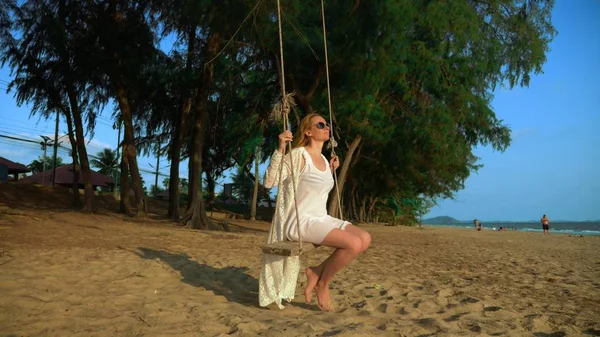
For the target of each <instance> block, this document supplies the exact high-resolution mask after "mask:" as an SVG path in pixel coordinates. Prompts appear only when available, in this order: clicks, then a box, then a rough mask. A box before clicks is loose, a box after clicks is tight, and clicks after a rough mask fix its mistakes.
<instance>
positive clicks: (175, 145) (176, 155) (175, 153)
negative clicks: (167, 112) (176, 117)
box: [168, 121, 181, 221]
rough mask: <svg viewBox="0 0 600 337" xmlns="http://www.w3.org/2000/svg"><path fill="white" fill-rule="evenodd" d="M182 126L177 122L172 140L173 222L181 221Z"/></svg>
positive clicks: (170, 176)
mask: <svg viewBox="0 0 600 337" xmlns="http://www.w3.org/2000/svg"><path fill="white" fill-rule="evenodd" d="M180 156H181V125H180V123H179V121H177V122H176V124H175V128H174V130H173V135H172V138H171V170H170V173H169V211H168V216H169V218H171V219H172V220H175V221H179V163H180V161H181V158H180Z"/></svg>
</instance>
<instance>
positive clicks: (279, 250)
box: [262, 0, 343, 256]
mask: <svg viewBox="0 0 600 337" xmlns="http://www.w3.org/2000/svg"><path fill="white" fill-rule="evenodd" d="M281 16H282V15H281V3H280V0H277V21H278V26H279V56H280V63H281V76H280V77H281V101H280V102H278V103H277V104H275V105H274V106H273V111H272V116H273V118H275V119H277V120H279V119H281V121H282V123H283V131H288V130H289V131H291V127H290V122H289V113H290V110H291V108H292V107H293V106H295V105H296V104H295V102H294V98H293V96H294V93H293V92H292V93H287V92H286V89H285V63H284V57H283V30H282V27H281ZM321 21H322V23H323V45H324V48H325V71H326V78H327V100H328V106H329V125H331V126H333V123H332V122H333V109H332V104H331V87H330V85H329V59H328V54H327V29H326V26H325V4H324V0H321ZM329 132H330V137H329V139H330V142H331V143H330V144H331V156H332V157H333V156H335V155H336V154H335V148H336V147H337V142H336V140H335V136H334V134H333V127H330V129H329ZM287 148H288V153H291V151H292V144H291V143H289V142H288V144H287ZM290 159H291V158H290ZM284 166H285V165H284V163H282V164H281V165H280V167H279V182H278V186H281V176H282V172H283V167H284ZM290 170H291V172H292V174H291V177H292V186H293V192H294V210H295V215H296V227H297V229H298V243H297V244H296V243H294V242H293V241H279V242H274V243H271V244H267V245H265V246H263V249H262V250H263V253H266V254H271V255H280V256H298V255H300V254H302V253H303V252H307V251H310V250H312V249H314V248H315V245H313V244H306V245H304V244H303V243H302V237H301V234H300V216H299V214H298V202H297V200H296V180H297V178H298V177H296V175H295V171H294V162H293V160H290ZM333 175H334V181H335V190H336V194H337V201H338V210H339V215H340V219H342V220H343V212H342V204H341V199H340V191H339V184H338V179H337V173H336V171H335V170H333ZM278 193H281V189H280V190H279V192H278Z"/></svg>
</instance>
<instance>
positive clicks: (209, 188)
mask: <svg viewBox="0 0 600 337" xmlns="http://www.w3.org/2000/svg"><path fill="white" fill-rule="evenodd" d="M204 174H205V175H206V194H207V195H208V198H206V204H207V205H208V207H210V208H212V207H213V204H214V203H215V187H216V185H217V184H216V182H215V178H214V176H213V173H212V172H211V171H210V170H206V171H204Z"/></svg>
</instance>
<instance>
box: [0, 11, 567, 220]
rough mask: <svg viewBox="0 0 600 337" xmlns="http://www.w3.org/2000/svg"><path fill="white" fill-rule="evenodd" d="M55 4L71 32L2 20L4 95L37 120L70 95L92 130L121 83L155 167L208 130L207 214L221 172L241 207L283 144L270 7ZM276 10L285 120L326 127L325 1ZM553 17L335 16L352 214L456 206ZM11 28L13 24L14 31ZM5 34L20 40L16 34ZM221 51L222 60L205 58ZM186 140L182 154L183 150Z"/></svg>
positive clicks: (338, 114)
mask: <svg viewBox="0 0 600 337" xmlns="http://www.w3.org/2000/svg"><path fill="white" fill-rule="evenodd" d="M59 4H62V6H63V7H61V8H62V9H63V10H64V12H63V13H65V15H66V16H67V17H68V18H69V20H67V22H68V27H67V28H68V29H66V30H65V29H64V27H59V25H57V16H56V13H58V10H57V9H58V7H57V5H56V4H54V2H50V1H25V2H23V4H19V5H17V4H16V3H15V2H14V1H9V2H6V4H5V3H3V5H0V42H1V50H2V52H3V53H2V55H3V58H2V59H3V61H4V62H9V65H10V66H11V68H12V69H13V70H14V71H15V72H16V76H15V79H14V84H11V87H12V86H16V87H17V89H18V94H17V99H18V101H19V102H21V103H22V102H29V103H31V104H32V106H33V111H34V112H38V113H43V111H45V110H48V111H51V110H56V109H60V108H64V107H66V106H68V104H66V101H67V98H66V96H65V94H64V93H65V87H64V85H65V84H66V83H69V80H71V81H73V83H74V85H75V88H76V89H77V92H76V93H77V94H78V95H79V97H81V101H82V106H83V107H84V108H83V109H84V110H85V113H84V116H87V120H88V126H90V127H91V128H93V126H94V118H95V115H96V113H95V112H94V111H97V109H96V110H95V109H93V108H92V107H99V106H102V104H104V103H105V102H106V101H107V99H108V98H109V97H115V96H116V95H117V94H116V90H117V87H118V86H117V84H122V86H123V88H124V90H125V91H126V95H125V96H126V97H127V100H128V102H129V104H130V105H131V108H132V113H133V120H134V121H135V122H134V123H133V124H134V125H135V128H136V129H135V137H136V139H135V144H136V146H138V147H139V148H141V149H142V150H143V151H146V152H147V153H152V152H153V153H155V152H156V149H154V146H156V145H155V144H156V142H157V141H158V142H160V143H161V144H162V145H161V146H163V147H162V148H161V149H160V151H161V152H162V151H164V150H167V149H172V148H174V149H175V150H174V153H169V156H179V158H186V157H189V156H190V155H193V154H194V151H196V150H198V148H195V147H192V144H193V142H192V136H193V134H194V132H193V130H192V126H193V125H194V124H195V123H194V122H196V121H200V122H202V127H203V133H204V135H203V138H202V142H201V150H202V152H201V156H202V165H203V171H204V172H203V173H204V176H205V179H206V185H207V187H208V190H209V193H208V194H207V196H206V198H207V200H210V199H211V198H212V197H214V195H213V194H214V187H215V186H216V182H217V181H218V179H219V178H220V177H221V176H222V174H223V172H224V171H225V170H227V169H231V168H234V167H238V168H239V171H238V174H237V175H236V177H235V179H234V184H235V188H234V190H235V193H236V197H237V198H239V199H240V200H242V201H248V200H249V199H250V198H251V195H252V193H251V191H252V189H253V177H251V174H249V170H248V169H249V168H250V166H251V164H252V163H253V160H254V158H255V156H257V155H258V156H260V157H261V159H262V160H263V161H264V160H268V159H269V158H270V155H271V153H272V151H273V149H274V147H275V144H276V142H277V135H278V134H279V133H280V132H281V131H282V126H281V125H280V124H278V123H274V122H273V120H272V119H271V117H270V111H271V106H272V103H273V102H275V101H276V100H277V99H278V97H279V95H280V94H281V89H282V88H281V79H282V77H281V76H282V74H281V69H282V65H281V64H280V60H279V50H280V49H279V34H278V25H277V22H276V20H277V16H276V7H275V6H276V5H275V3H272V2H256V1H250V0H235V1H221V2H219V1H184V2H178V1H174V0H167V1H154V0H150V1H125V0H115V1H105V0H102V1H91V0H83V1H67V0H64V1H59ZM109 4H110V6H109ZM282 5H283V19H282V20H283V21H282V25H283V31H282V34H283V39H284V40H283V44H284V46H283V49H284V60H285V64H284V66H285V67H284V69H285V78H284V79H285V83H286V89H287V92H292V91H294V92H295V96H294V99H295V103H296V104H297V107H296V108H295V109H293V111H292V112H291V114H290V119H291V124H292V127H293V128H295V127H296V124H297V122H296V120H297V119H299V118H301V117H302V116H303V115H304V114H306V113H308V112H311V111H314V110H316V111H320V112H321V113H322V114H323V115H324V117H326V118H328V117H329V111H328V110H327V107H328V99H329V97H328V90H327V85H326V82H325V73H326V72H325V57H324V56H325V48H324V44H323V31H322V26H321V12H320V2H319V1H313V0H308V1H297V0H292V1H285V2H283V4H282ZM553 5H554V1H552V0H525V1H517V0H477V1H475V0H456V1H357V2H348V1H342V0H331V1H327V3H326V24H327V46H328V56H329V74H330V80H331V82H330V85H331V97H330V98H331V100H332V102H333V109H334V111H333V113H334V115H335V118H334V132H335V134H336V138H337V139H338V140H339V147H338V148H337V149H336V152H337V153H338V154H339V155H340V156H341V159H342V161H343V160H344V159H345V158H344V156H345V155H347V153H348V150H349V144H351V143H352V141H353V140H354V139H357V138H358V137H360V139H361V141H360V144H359V148H358V150H357V151H356V153H355V155H354V157H353V158H352V160H351V163H350V165H349V170H348V174H347V177H346V183H345V186H344V192H343V193H344V195H343V197H342V200H343V202H344V204H345V205H344V206H345V207H344V208H345V209H346V210H350V212H351V213H354V214H357V213H359V212H358V211H357V210H356V208H358V207H362V208H363V212H364V211H365V210H364V208H365V207H367V206H368V205H367V206H365V205H364V202H363V205H362V206H361V205H357V202H356V200H359V201H361V202H362V201H364V200H371V201H373V205H374V206H373V207H372V209H373V211H374V212H378V213H380V214H392V215H393V217H395V218H399V217H402V218H403V219H409V221H412V222H416V221H418V220H419V219H420V217H422V215H423V214H424V212H426V210H427V209H429V208H430V207H432V205H433V203H432V201H431V200H435V199H436V198H439V197H452V196H453V194H454V193H455V192H456V191H458V190H460V189H462V188H463V185H464V182H465V180H466V179H467V178H468V177H469V175H470V174H471V173H472V172H474V171H476V170H477V169H479V168H480V167H481V164H480V163H478V158H477V157H475V156H474V154H473V148H474V147H476V146H480V145H484V146H491V147H492V148H493V149H495V150H498V151H504V150H505V149H506V148H507V147H508V146H509V145H510V141H511V137H510V129H509V128H508V126H507V125H506V124H505V123H504V122H503V121H502V120H501V119H499V118H498V117H497V116H496V114H495V112H494V110H493V108H492V106H491V101H492V98H493V97H492V92H493V91H494V90H495V89H496V88H498V87H500V86H505V87H507V88H512V87H514V86H527V85H528V84H529V81H530V76H531V74H539V73H541V72H542V66H543V64H544V63H545V61H546V54H547V52H548V46H549V43H550V42H551V41H552V39H553V38H554V36H555V35H556V31H555V30H554V27H553V26H552V23H551V11H552V8H553ZM5 13H14V16H15V18H16V19H15V20H13V21H14V22H11V20H10V18H11V15H8V16H7V15H6V14H5ZM38 13H46V14H48V15H38ZM113 14H115V15H113ZM116 14H118V15H116ZM247 18H251V20H246V19H247ZM117 19H118V20H117ZM114 20H117V21H116V22H117V24H111V23H113V21H114ZM245 20H246V21H245ZM11 29H13V30H16V31H18V32H20V36H21V38H20V39H14V38H11V36H10V34H8V35H7V32H9V31H10V30H11ZM65 31H66V33H65ZM61 32H62V33H61ZM42 33H45V34H46V35H44V34H42ZM169 34H171V35H170V37H173V36H174V37H175V39H176V42H175V43H174V44H173V45H172V46H167V47H166V49H169V50H166V51H161V50H159V49H158V48H157V42H161V43H164V42H166V41H167V40H165V39H163V38H164V37H165V36H167V35H169ZM29 36H33V37H40V38H31V39H29V38H28V37H29ZM215 36H216V37H218V41H219V42H218V51H215V50H209V47H210V43H209V42H210V38H211V37H215ZM41 37H48V39H41ZM19 44H21V45H23V44H24V45H25V46H27V48H25V49H23V50H21V49H19V48H17V46H18V45H19ZM61 46H67V47H68V48H67V51H69V52H70V54H69V55H71V56H70V57H69V59H68V61H69V63H68V64H69V67H65V64H66V63H64V62H62V63H61V62H59V60H60V56H61V55H62V54H60V53H61V51H63V52H64V50H63V49H61V48H63V47H61ZM215 53H217V56H216V57H212V55H215ZM207 69H210V73H208V72H207ZM49 79H51V80H49ZM186 109H187V110H186ZM203 109H204V110H203ZM205 110H206V112H207V113H206V115H202V114H200V113H199V112H204V111H205ZM198 116H204V117H202V118H204V119H202V120H201V119H198V118H200V117H198ZM181 121H183V122H182V123H181V125H182V128H181V129H180V128H179V126H178V125H179V122H181ZM177 139H181V141H182V144H183V145H182V147H181V148H178V147H174V146H175V144H174V143H175V142H174V140H177ZM196 146H198V143H196ZM257 148H260V150H259V151H257V150H256V149H257ZM192 150H194V151H192ZM177 152H179V153H177ZM171 178H172V179H173V178H174V177H171ZM165 186H166V185H165ZM351 194H352V195H351ZM359 203H360V202H359ZM386 205H387V206H386ZM369 212H371V211H369ZM403 221H404V220H403Z"/></svg>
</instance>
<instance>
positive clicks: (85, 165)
mask: <svg viewBox="0 0 600 337" xmlns="http://www.w3.org/2000/svg"><path fill="white" fill-rule="evenodd" d="M67 91H68V93H67V95H68V96H69V104H70V105H71V112H72V113H73V122H74V124H75V135H76V138H77V139H76V142H77V150H78V151H79V160H80V165H79V166H80V168H81V175H82V177H83V188H84V191H85V192H84V198H85V199H84V204H83V211H84V212H91V211H92V210H93V200H94V187H93V186H92V172H91V170H90V162H89V160H88V154H87V149H86V148H85V138H84V134H83V122H82V121H81V110H80V109H79V103H78V102H77V95H76V94H75V91H74V90H73V89H72V88H68V89H67Z"/></svg>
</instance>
